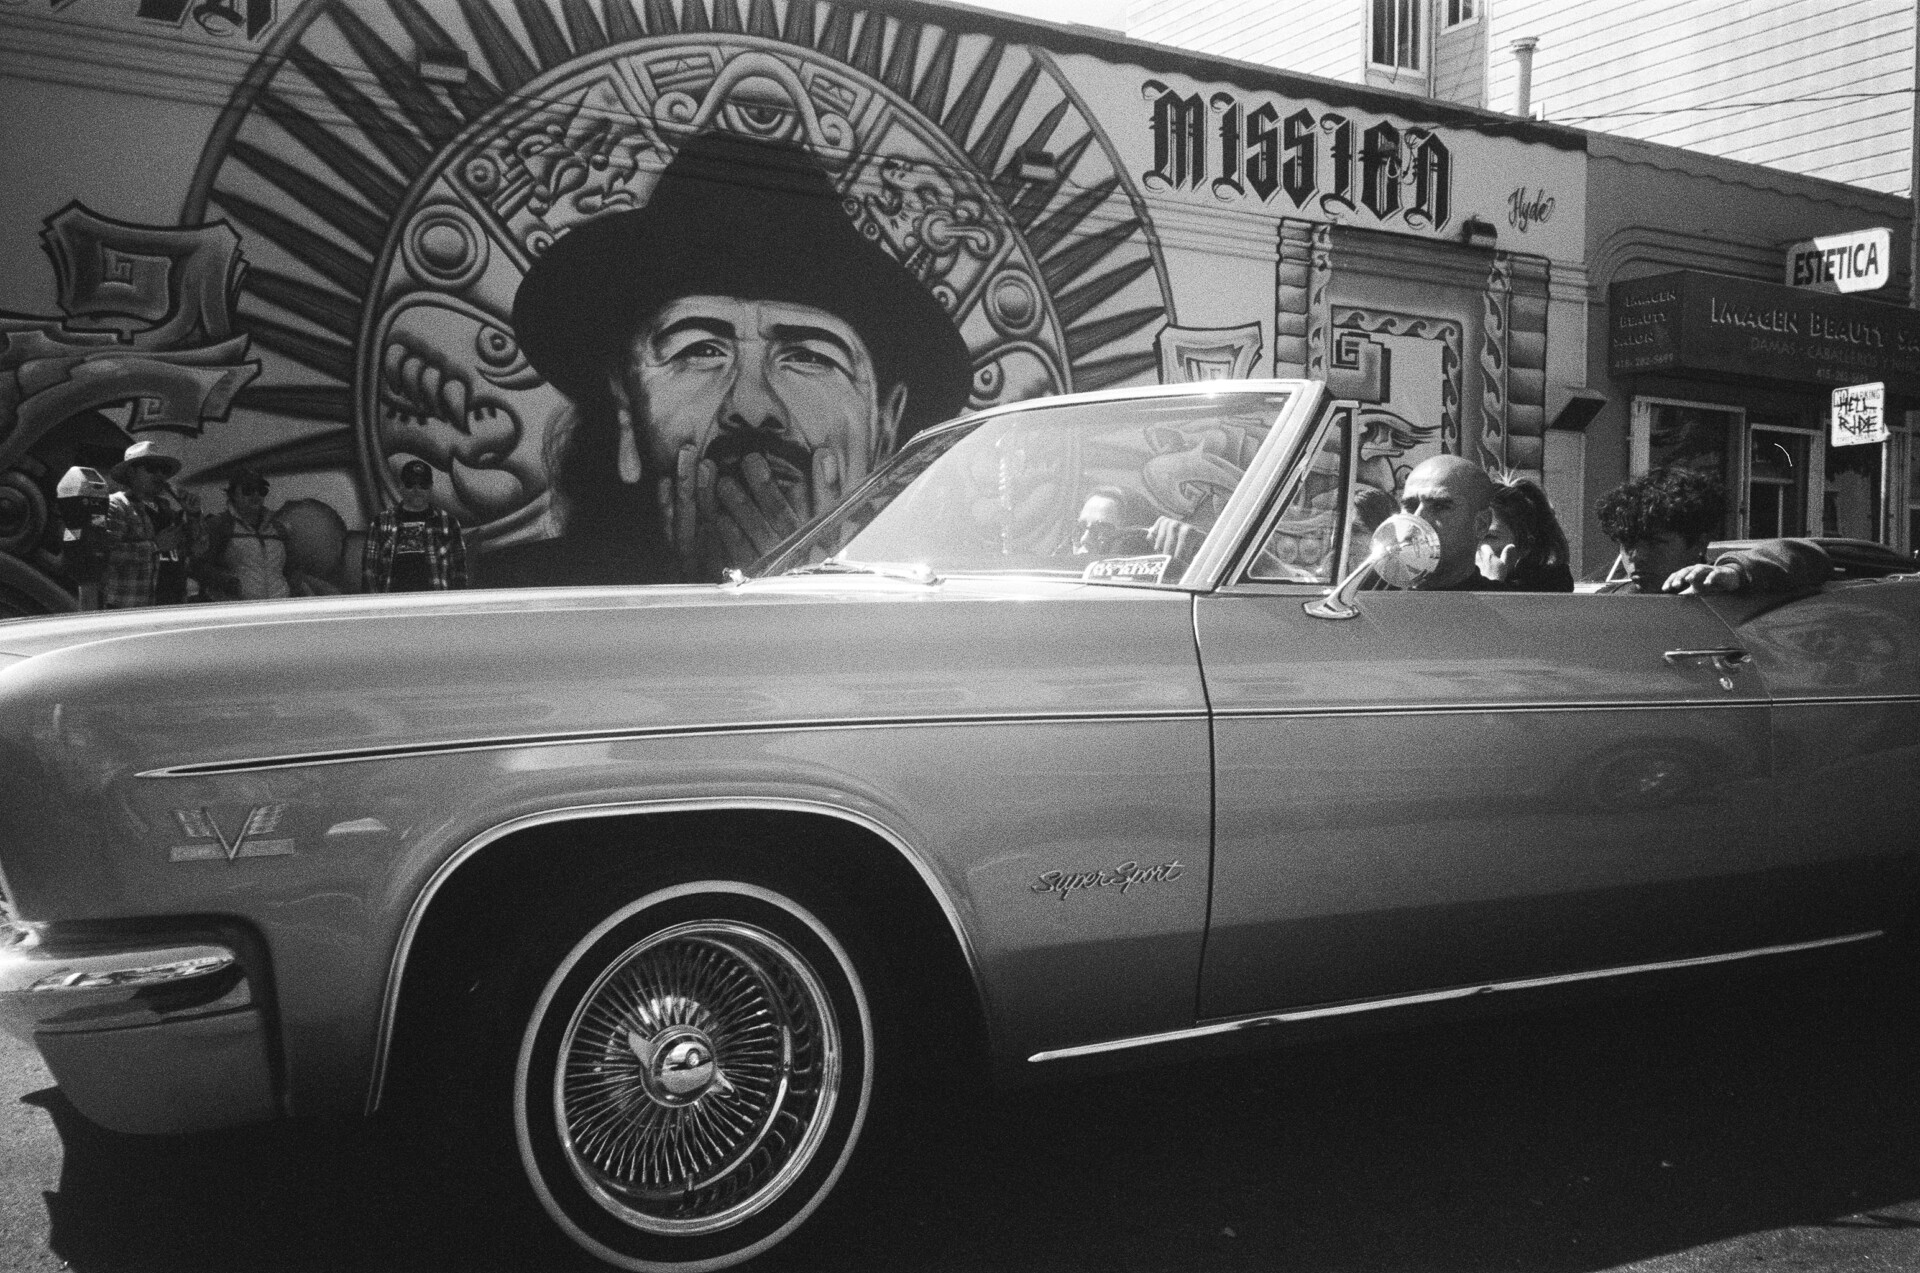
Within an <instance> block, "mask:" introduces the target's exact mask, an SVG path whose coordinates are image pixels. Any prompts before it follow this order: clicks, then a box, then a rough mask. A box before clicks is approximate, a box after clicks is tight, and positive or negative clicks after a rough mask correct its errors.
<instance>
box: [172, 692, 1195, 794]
mask: <svg viewBox="0 0 1920 1273" xmlns="http://www.w3.org/2000/svg"><path fill="white" fill-rule="evenodd" d="M1205 719H1207V713H1206V710H1205V709H1204V708H1157V709H1147V710H1142V711H1137V712H1007V713H1002V714H999V715H981V716H873V717H859V718H854V719H848V720H837V721H836V720H828V721H817V720H813V721H741V722H733V723H721V724H711V725H663V726H661V727H659V728H657V729H595V730H582V731H580V732H578V733H569V734H525V735H519V736H514V737H506V738H456V739H442V740H440V741H438V742H428V743H405V744H399V745H396V746H392V747H368V748H362V749H355V750H351V751H315V752H290V753H287V754H285V755H280V756H252V757H246V758H244V759H237V760H215V761H208V762H205V763H203V764H192V765H166V766H163V767H161V768H159V769H143V770H141V771H140V772H138V773H136V774H134V777H136V778H205V777H209V776H212V775H216V774H241V773H253V772H256V771H258V770H263V769H305V768H310V767H313V766H318V765H353V764H360V763H362V762H364V761H369V760H390V759H394V758H397V757H401V756H446V755H455V754H458V753H462V752H472V751H511V750H514V749H516V748H522V747H571V746H574V745H576V744H580V743H625V742H641V741H644V740H647V739H652V738H712V737H718V736H722V735H727V734H792V733H803V732H811V731H816V730H818V731H826V730H849V729H924V728H927V727H930V726H938V725H1067V724H1084V723H1101V722H1106V721H1120V720H1205Z"/></svg>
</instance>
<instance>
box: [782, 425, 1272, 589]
mask: <svg viewBox="0 0 1920 1273" xmlns="http://www.w3.org/2000/svg"><path fill="white" fill-rule="evenodd" d="M1290 396H1291V395H1290V394H1288V393H1287V392H1285V391H1264V392H1247V393H1223V394H1209V395H1192V396H1177V397H1176V396H1158V397H1155V396H1148V397H1141V398H1134V399H1120V400H1113V401H1099V402H1079V403H1067V404H1061V405H1057V406H1046V405H1036V406H1034V407H1032V408H1030V409H1026V410H1020V411H1011V412H1005V413H1001V414H996V415H991V416H987V417H984V418H982V419H980V420H977V421H972V422H968V421H961V422H958V423H956V424H954V425H951V426H948V427H946V428H942V429H938V430H936V431H934V432H933V433H930V434H928V435H926V436H924V437H922V438H920V439H917V440H916V441H914V442H912V443H910V444H909V445H907V446H906V447H905V448H903V449H902V451H901V453H900V454H899V455H897V456H895V457H894V459H893V461H892V462H891V463H890V464H888V465H887V466H886V467H885V468H883V469H882V470H881V471H880V472H878V473H876V474H875V475H874V476H873V478H871V479H870V480H869V481H868V482H867V483H866V484H865V485H864V486H862V487H861V488H860V489H859V490H858V491H856V492H855V493H854V495H853V496H852V497H851V498H850V499H849V500H848V501H847V502H846V503H845V504H843V505H842V506H841V507H840V508H839V509H837V510H836V511H835V512H834V513H833V514H831V515H830V516H829V517H827V518H826V519H825V520H824V521H822V522H821V523H820V524H819V525H817V526H815V527H814V528H812V529H811V530H810V531H808V532H806V533H805V534H804V535H803V536H802V537H801V538H800V539H798V540H796V541H795V542H794V543H792V544H789V545H787V546H786V547H785V548H784V549H782V550H781V551H779V552H777V553H776V554H774V555H773V556H772V557H770V558H769V559H768V560H767V561H766V562H765V563H763V566H762V568H761V570H759V571H757V572H756V573H760V574H782V573H800V572H809V571H811V572H821V573H830V572H834V571H847V572H863V573H864V572H868V571H874V572H879V573H905V574H907V575H909V576H921V577H924V576H926V575H928V574H932V575H939V576H947V575H956V574H1045V575H1056V576H1061V577H1068V578H1078V579H1086V580H1093V581H1102V582H1114V583H1143V584H1157V583H1161V582H1163V581H1172V580H1175V579H1177V578H1178V577H1179V576H1180V573H1181V571H1182V570H1184V569H1185V567H1186V564H1187V563H1188V562H1189V561H1191V560H1192V558H1193V555H1194V553H1195V552H1197V551H1198V550H1199V548H1200V545H1201V544H1202V543H1203V542H1205V540H1206V536H1207V533H1208V531H1210V530H1211V529H1212V528H1213V524H1214V521H1215V520H1216V519H1217V518H1218V517H1219V516H1220V511H1221V509H1223V508H1224V507H1225V506H1226V503H1227V500H1228V497H1229V496H1231V495H1232V494H1233V492H1234V489H1235V488H1236V487H1237V486H1238V485H1239V484H1240V480H1241V478H1242V477H1243V476H1244V474H1245V473H1246V470H1247V467H1248V465H1249V464H1250V463H1251V462H1252V460H1253V456H1254V453H1255V452H1257V451H1258V450H1259V449H1260V445H1261V444H1262V443H1263V442H1265V441H1266V438H1267V435H1268V434H1269V433H1270V432H1271V431H1272V429H1273V426H1274V423H1275V422H1276V421H1277V420H1278V419H1279V418H1280V415H1281V413H1282V411H1283V410H1284V409H1285V408H1286V405H1287V403H1288V401H1289V398H1290Z"/></svg>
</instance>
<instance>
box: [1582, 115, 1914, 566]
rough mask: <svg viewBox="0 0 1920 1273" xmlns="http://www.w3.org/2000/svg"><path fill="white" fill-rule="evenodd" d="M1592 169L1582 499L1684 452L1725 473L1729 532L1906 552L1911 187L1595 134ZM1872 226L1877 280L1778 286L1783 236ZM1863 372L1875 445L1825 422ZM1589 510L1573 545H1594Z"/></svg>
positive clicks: (1683, 457)
mask: <svg viewBox="0 0 1920 1273" xmlns="http://www.w3.org/2000/svg"><path fill="white" fill-rule="evenodd" d="M1587 162H1588V183H1589V184H1588V192H1587V197H1588V235H1589V247H1588V252H1587V263H1588V273H1589V278H1590V280H1591V283H1592V288H1593V291H1592V307H1593V308H1592V321H1591V323H1590V324H1589V328H1588V331H1589V334H1590V339H1591V341H1592V349H1591V353H1590V356H1589V359H1588V366H1589V368H1590V369H1591V370H1592V372H1593V374H1594V376H1595V379H1594V381H1593V384H1594V385H1595V386H1596V387H1598V388H1599V389H1600V391H1601V393H1600V395H1599V396H1600V397H1603V398H1604V399H1605V403H1604V405H1603V406H1600V408H1599V410H1598V412H1597V414H1596V415H1595V417H1594V419H1593V420H1592V422H1591V423H1590V424H1589V425H1588V426H1587V429H1586V431H1585V434H1584V437H1583V439H1582V440H1581V441H1580V442H1579V443H1578V444H1577V445H1576V444H1571V443H1570V445H1569V455H1570V456H1571V455H1572V454H1573V453H1574V452H1576V451H1577V452H1578V453H1579V455H1580V463H1581V464H1582V465H1583V466H1584V467H1585V469H1586V474H1585V477H1584V481H1583V482H1582V485H1584V487H1585V488H1586V490H1587V491H1588V494H1589V496H1590V497H1591V496H1594V495H1597V493H1598V492H1600V491H1604V490H1606V489H1607V488H1608V487H1610V486H1611V485H1613V484H1614V483H1616V482H1618V481H1620V480H1621V479H1623V478H1625V477H1626V476H1628V475H1629V474H1634V473H1642V472H1645V471H1646V470H1647V469H1648V468H1649V467H1652V466H1658V465H1662V464H1686V465H1689V466H1692V467H1695V468H1699V469H1702V470H1704V471H1707V472H1710V473H1713V474H1714V475H1716V476H1718V477H1719V478H1721V480H1722V481H1723V482H1724V483H1725V485H1726V487H1727V490H1728V493H1729V496H1730V498H1729V501H1728V504H1729V509H1728V514H1727V522H1726V524H1725V525H1724V526H1723V527H1722V530H1721V533H1722V534H1723V535H1724V536H1725V537H1727V538H1746V537H1767V536H1775V535H1828V536H1839V537H1846V538H1856V539H1867V540H1875V541H1878V542H1880V543H1884V544H1888V545H1891V546H1893V547H1895V548H1897V549H1899V550H1900V551H1902V552H1911V551H1913V550H1914V549H1915V548H1916V547H1920V520H1916V519H1920V481H1916V474H1915V471H1914V470H1915V464H1916V455H1915V448H1914V446H1913V442H1912V439H1913V430H1912V426H1913V422H1914V420H1915V418H1916V412H1920V312H1916V311H1914V310H1912V309H1910V308H1908V307H1907V306H1906V301H1907V298H1908V275H1907V266H1908V260H1907V257H1908V237H1907V236H1908V221H1907V216H1908V209H1909V204H1908V202H1907V200H1905V199H1902V198H1897V197H1895V196H1891V195H1884V194H1877V193H1875V192H1873V191H1869V190H1862V189H1860V188H1858V187H1853V186H1843V185H1839V184H1837V183H1833V182H1825V181H1819V180H1815V179H1813V178H1808V177H1800V176H1795V175H1793V174H1789V173H1783V172H1779V171H1777V170H1773V169H1767V168H1759V167H1755V166H1753V165H1748V164H1739V163H1734V162H1731V161H1729V160H1723V159H1715V158H1712V157H1709V156H1705V155H1700V154H1696V153H1694V152H1690V151H1683V150H1676V149H1673V148H1671V147H1665V146H1656V145H1652V144H1649V143H1645V142H1633V141H1627V140H1623V139H1620V138H1614V137H1608V136H1605V135H1603V134H1592V135H1591V136H1590V137H1589V140H1588V151H1587ZM1876 227H1878V228H1884V229H1886V230H1888V231H1889V233H1888V234H1887V236H1886V239H1887V243H1888V246H1889V248H1890V255H1891V258H1892V259H1891V262H1890V264H1888V266H1887V274H1888V277H1889V282H1888V284H1887V285H1886V286H1884V287H1882V288H1879V289H1874V290H1869V291H1861V292H1856V293H1850V294H1834V291H1833V288H1831V287H1826V288H1812V287H1805V286H1793V285H1792V284H1791V276H1790V274H1789V267H1788V261H1789V249H1790V248H1791V247H1792V246H1793V245H1794V244H1796V243H1798V242H1801V241H1805V240H1810V239H1813V238H1816V237H1820V236H1833V235H1839V234H1842V233H1844V232H1847V231H1859V230H1870V229H1874V228H1876ZM1868 383H1879V384H1883V385H1884V386H1885V394H1886V403H1885V406H1886V415H1887V418H1888V421H1889V426H1890V431H1891V436H1890V437H1889V438H1888V439H1886V440H1885V441H1873V442H1861V441H1858V440H1856V439H1855V438H1852V437H1849V436H1846V435H1845V434H1844V432H1836V430H1835V428H1834V427H1833V423H1832V419H1831V417H1832V397H1833V392H1834V390H1835V389H1837V388H1844V387H1848V386H1853V385H1861V384H1868ZM1585 507H1586V508H1587V510H1589V511H1588V512H1587V514H1586V521H1587V526H1586V529H1585V534H1584V538H1585V539H1586V541H1587V543H1588V544H1589V545H1595V544H1603V541H1602V540H1600V539H1599V537H1598V536H1599V531H1598V527H1597V525H1596V524H1595V523H1594V522H1593V521H1592V515H1591V511H1590V510H1591V508H1592V500H1591V498H1589V500H1588V501H1587V503H1586V505H1585ZM1596 560H1597V559H1596V557H1595V554H1594V553H1593V552H1592V551H1591V550H1590V551H1589V552H1588V554H1587V565H1588V567H1589V569H1592V568H1593V567H1594V565H1595V563H1596Z"/></svg>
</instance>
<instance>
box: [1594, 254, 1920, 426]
mask: <svg viewBox="0 0 1920 1273" xmlns="http://www.w3.org/2000/svg"><path fill="white" fill-rule="evenodd" d="M1607 305H1608V314H1607V371H1608V373H1609V374H1611V375H1613V376H1616V377H1631V376H1638V375H1667V374H1687V373H1693V374H1699V375H1707V376H1716V377H1737V378H1740V379H1756V380H1766V381H1772V382H1777V383H1786V384H1795V385H1799V386H1801V387H1804V388H1810V389H1811V388H1816V387H1827V388H1831V387H1832V386H1835V385H1854V384H1866V383H1869V382H1871V381H1875V380H1878V381H1884V382H1885V383H1886V386H1887V388H1888V390H1889V391H1891V392H1894V393H1901V394H1916V395H1920V312H1915V311H1913V310H1908V309H1901V308H1896V307H1895V306H1892V305H1883V304H1877V303H1875V302H1873V301H1864V300H1860V299H1858V298H1855V297H1849V296H1824V295H1821V294H1819V293H1816V292H1808V291H1804V290H1801V289H1799V288H1793V287H1783V286H1781V285H1779V284H1777V283H1754V282H1750V281H1748V280H1746V279H1739V278H1728V277H1726V276H1724V275H1720V274H1706V273H1702V272H1700V271H1698V270H1676V271H1675V272H1673V273H1671V274H1658V275H1655V276H1653V277H1651V278H1638V279H1633V280H1630V281H1628V282H1625V283H1615V284H1614V285H1613V286H1612V287H1611V288H1609V289H1608V293H1607Z"/></svg>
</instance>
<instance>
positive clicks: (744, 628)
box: [0, 576, 1203, 779]
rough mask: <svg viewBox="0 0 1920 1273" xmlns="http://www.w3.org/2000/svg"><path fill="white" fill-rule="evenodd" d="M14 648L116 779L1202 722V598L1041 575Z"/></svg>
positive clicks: (39, 741)
mask: <svg viewBox="0 0 1920 1273" xmlns="http://www.w3.org/2000/svg"><path fill="white" fill-rule="evenodd" d="M0 651H3V652H5V654H7V655H10V656H13V657H12V658H11V659H0V738H5V739H6V741H10V742H11V743H13V744H14V745H16V746H20V745H25V746H27V747H28V748H30V749H32V750H35V751H38V752H39V753H40V754H41V758H42V760H43V761H44V760H51V759H53V755H52V754H49V753H50V752H51V753H54V754H57V755H58V756H59V757H61V762H60V763H61V764H62V767H66V766H67V765H69V764H71V763H72V762H75V761H79V760H80V759H82V758H83V757H84V759H85V768H86V769H88V770H89V771H90V772H91V773H92V774H93V775H95V777H96V779H97V778H101V777H106V776H108V775H112V774H125V773H128V772H130V771H131V772H154V771H160V770H165V771H169V772H193V771H201V772H205V771H207V770H208V769H218V768H225V767H232V766H235V765H247V764H253V763H259V762H267V763H288V762H292V763H300V761H301V760H303V759H307V760H316V761H317V760H326V759H347V758H353V757H360V756H366V755H369V754H375V753H381V752H390V751H397V750H410V749H413V750H417V749H440V748H458V747H470V746H490V745H498V744H500V743H508V744H512V743H514V742H517V741H527V742H545V741H565V740H569V739H584V738H591V737H596V736H619V735H628V734H635V733H651V732H680V731H696V730H699V731H704V730H712V729H728V728H765V727H769V726H782V725H793V724H803V723H807V722H814V721H837V722H845V721H873V722H885V721H920V720H938V719H948V718H992V717H997V716H1031V715H1081V714H1103V715H1104V714H1111V713H1138V712H1148V713H1152V712H1165V711H1193V710H1203V698H1202V694H1201V691H1200V688H1199V684H1198V673H1197V667H1196V665H1195V657H1194V652H1193V646H1192V629H1191V623H1190V618H1189V599H1188V598H1187V597H1186V595H1185V594H1181V593H1177V592H1170V591H1157V590H1150V589H1132V588H1123V587H1102V586H1089V585H1082V584H1078V583H1073V582H1051V581H1042V580H1033V579H1015V580H1004V579H995V580H949V581H946V582H942V583H936V584H932V585H923V584H917V583H911V582H906V581H900V580H892V579H883V578H877V577H854V578H848V577H844V576H833V577H805V578H786V579H775V580H762V581H750V582H748V583H746V584H743V585H716V586H710V587H709V586H693V587H648V588H627V589H539V590H525V591H494V592H486V591H480V592H471V593H463V594H457V595H453V594H438V595H426V596H407V597H347V598H325V599H318V600H313V601H292V602H260V603H243V604H237V605H221V606H213V605H209V606H198V605H196V606H181V607H172V608H167V609H158V610H147V611H139V612H130V613H127V614H99V615H85V616H77V617H62V618H53V619H34V620H25V621H20V622H16V623H10V624H6V625H0ZM9 735H10V736H11V737H10V738H7V737H6V736H9ZM71 776H72V775H71V774H69V777H71Z"/></svg>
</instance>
